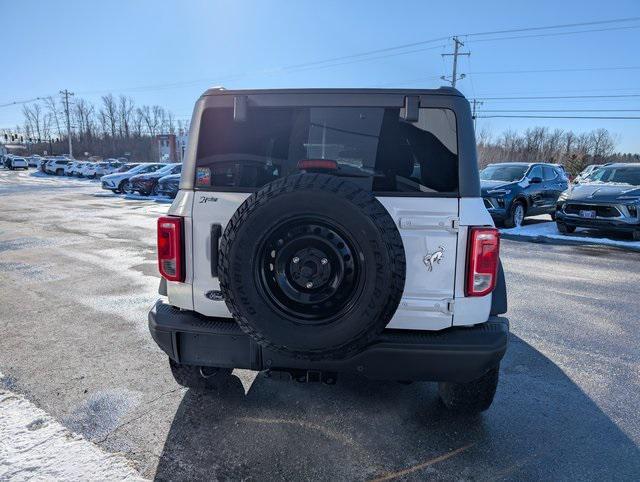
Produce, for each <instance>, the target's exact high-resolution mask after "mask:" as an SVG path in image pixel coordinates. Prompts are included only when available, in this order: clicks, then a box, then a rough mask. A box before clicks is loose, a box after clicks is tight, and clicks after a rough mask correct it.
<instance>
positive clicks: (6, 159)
mask: <svg viewBox="0 0 640 482" xmlns="http://www.w3.org/2000/svg"><path fill="white" fill-rule="evenodd" d="M12 157H13V155H12V154H5V155H4V156H3V158H2V167H5V168H7V169H9V164H10V163H11V158H12Z"/></svg>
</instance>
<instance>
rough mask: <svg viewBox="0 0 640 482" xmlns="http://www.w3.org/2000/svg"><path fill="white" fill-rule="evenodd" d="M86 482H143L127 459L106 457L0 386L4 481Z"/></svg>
mask: <svg viewBox="0 0 640 482" xmlns="http://www.w3.org/2000/svg"><path fill="white" fill-rule="evenodd" d="M1 379H2V374H1V373H0V380H1ZM87 478H90V479H91V480H144V479H142V477H140V474H138V472H136V470H135V469H134V468H133V467H132V466H131V464H130V462H129V461H127V459H126V458H125V457H123V456H121V455H117V454H110V453H108V452H105V451H104V450H102V449H100V448H99V447H98V446H97V445H95V444H93V443H91V442H89V441H87V440H85V439H84V438H82V437H81V436H79V435H76V434H74V433H73V432H70V431H69V430H67V429H66V428H64V427H63V426H62V425H61V424H60V423H58V422H57V421H56V420H54V419H53V418H52V417H50V416H49V415H47V413H46V412H44V411H43V410H41V409H39V408H38V407H36V406H35V405H34V404H32V403H31V402H29V401H28V400H27V399H26V398H24V397H23V396H21V395H18V394H16V393H13V392H11V391H9V390H6V389H3V388H1V386H0V480H12V481H21V480H33V479H37V480H87Z"/></svg>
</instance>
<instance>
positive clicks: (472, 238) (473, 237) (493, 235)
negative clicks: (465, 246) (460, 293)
mask: <svg viewBox="0 0 640 482" xmlns="http://www.w3.org/2000/svg"><path fill="white" fill-rule="evenodd" d="M499 254H500V233H499V232H498V230H497V229H495V228H470V229H469V252H468V256H467V286H466V296H484V295H486V294H489V293H491V292H492V291H493V289H494V288H495V287H496V279H497V277H498V276H497V273H498V262H499Z"/></svg>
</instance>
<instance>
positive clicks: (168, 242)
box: [158, 216, 184, 281]
mask: <svg viewBox="0 0 640 482" xmlns="http://www.w3.org/2000/svg"><path fill="white" fill-rule="evenodd" d="M182 233H183V230H182V218H180V217H176V216H163V217H161V218H159V219H158V269H159V270H160V274H161V275H162V276H163V277H164V278H165V279H167V280H168V281H184V263H183V257H184V249H183V246H182Z"/></svg>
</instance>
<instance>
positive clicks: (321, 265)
mask: <svg viewBox="0 0 640 482" xmlns="http://www.w3.org/2000/svg"><path fill="white" fill-rule="evenodd" d="M193 119H194V122H193V123H192V128H191V132H190V135H189V145H188V150H187V153H186V156H185V160H184V163H183V171H182V178H181V183H180V191H179V193H178V195H177V197H176V199H175V201H174V202H173V204H172V206H171V208H170V210H169V215H168V216H165V217H162V218H160V219H159V220H158V260H159V270H160V273H161V275H162V277H163V280H162V282H161V286H160V293H161V294H163V295H165V296H166V297H167V300H160V301H158V302H157V303H156V305H155V307H154V308H153V309H152V310H151V312H150V313H149V328H150V331H151V334H152V336H153V338H154V339H155V341H156V342H157V343H158V345H159V346H160V347H161V348H162V349H163V350H164V351H165V352H166V353H167V355H168V356H169V362H170V366H171V369H172V372H173V375H174V377H175V379H176V380H177V381H178V383H180V384H182V385H184V386H189V387H218V388H220V387H223V386H224V382H225V379H227V378H228V377H229V376H230V373H231V370H232V369H233V368H243V369H251V370H269V371H271V372H278V373H279V374H286V375H287V376H290V377H292V378H295V379H301V380H308V381H309V380H324V381H334V380H335V377H336V373H340V372H347V373H353V374H359V375H363V376H365V377H368V378H372V379H385V380H404V381H409V380H415V381H438V382H440V384H439V394H440V397H441V399H442V401H443V402H444V404H445V405H446V406H447V407H449V408H451V409H456V410H464V411H481V410H485V409H487V408H488V407H489V406H490V404H491V402H492V400H493V396H494V393H495V390H496V387H497V383H498V373H499V364H500V361H501V359H502V357H503V355H504V353H505V350H506V348H507V339H508V333H509V324H508V320H507V319H506V318H503V317H499V316H498V315H500V314H503V313H505V312H506V288H505V284H504V275H503V273H502V269H501V267H500V260H499V233H498V231H497V230H496V229H495V228H494V226H493V222H492V220H491V217H490V216H489V214H488V212H487V210H486V209H485V207H484V204H483V201H482V198H481V196H480V182H479V176H478V167H477V160H476V149H475V139H474V133H473V123H472V118H471V112H470V109H469V103H468V102H467V100H466V99H465V98H464V97H463V96H462V95H461V94H460V93H459V92H458V91H456V90H454V89H450V88H441V89H437V90H420V91H415V90H410V91H400V90H369V89H367V90H271V91H228V90H221V89H212V90H209V91H207V92H206V93H205V94H204V95H203V96H202V97H201V98H200V99H199V101H198V102H197V104H196V107H195V112H194V116H193ZM217 132H224V135H223V136H222V135H217Z"/></svg>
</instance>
